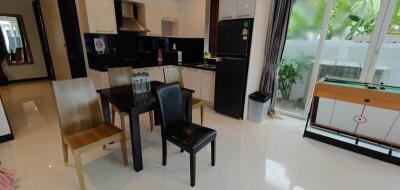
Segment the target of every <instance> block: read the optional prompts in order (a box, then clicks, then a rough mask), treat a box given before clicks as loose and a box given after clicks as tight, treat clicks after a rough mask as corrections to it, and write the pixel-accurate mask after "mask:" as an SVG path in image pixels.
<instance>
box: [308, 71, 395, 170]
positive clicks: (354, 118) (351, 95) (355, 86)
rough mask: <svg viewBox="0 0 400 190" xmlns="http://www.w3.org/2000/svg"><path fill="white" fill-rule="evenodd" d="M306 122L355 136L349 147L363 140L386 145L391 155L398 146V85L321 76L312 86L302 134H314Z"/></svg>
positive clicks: (336, 132) (340, 133)
mask: <svg viewBox="0 0 400 190" xmlns="http://www.w3.org/2000/svg"><path fill="white" fill-rule="evenodd" d="M309 123H310V124H311V126H312V127H314V128H319V129H323V130H325V131H329V132H333V133H335V134H338V135H344V136H346V137H351V138H354V139H355V144H354V146H355V147H352V148H351V149H355V148H357V145H358V142H359V140H362V141H365V142H369V143H374V144H377V145H379V146H382V147H384V148H387V149H388V154H389V156H391V154H392V149H397V150H399V149H400V88H399V87H394V86H385V85H377V86H374V85H372V84H367V83H360V82H350V81H343V80H335V79H328V78H323V79H321V80H320V81H318V82H317V84H316V86H315V89H314V95H313V102H312V105H311V109H310V113H309V117H308V119H307V124H306V128H305V131H304V136H305V137H307V136H308V137H310V136H313V135H315V134H310V131H308V130H307V127H308V125H309ZM324 138H325V137H324ZM338 139H340V138H338ZM334 140H337V139H334ZM341 143H343V142H340V143H339V144H341ZM399 164H400V159H399Z"/></svg>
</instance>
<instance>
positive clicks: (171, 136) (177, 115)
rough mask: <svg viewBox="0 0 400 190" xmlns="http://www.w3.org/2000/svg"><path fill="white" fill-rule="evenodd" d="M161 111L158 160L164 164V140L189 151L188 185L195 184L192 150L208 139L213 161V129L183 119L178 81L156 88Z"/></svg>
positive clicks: (215, 135)
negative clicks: (160, 141) (160, 147)
mask: <svg viewBox="0 0 400 190" xmlns="http://www.w3.org/2000/svg"><path fill="white" fill-rule="evenodd" d="M156 97H157V101H158V103H159V108H160V111H161V118H162V119H161V138H162V164H163V166H165V165H166V164H167V140H168V141H170V142H172V143H173V144H175V145H176V146H178V147H180V148H181V152H183V151H186V152H188V153H189V154H190V185H191V186H192V187H194V186H195V184H196V153H197V152H199V151H200V150H201V149H202V148H204V147H205V146H206V145H208V144H209V143H211V165H212V166H214V165H215V140H216V138H217V132H216V131H215V130H214V129H210V128H207V127H203V126H200V125H197V124H194V123H192V122H189V121H187V120H186V117H185V110H184V106H183V101H182V92H181V87H180V85H179V84H178V83H173V84H166V85H162V86H160V87H158V88H157V89H156Z"/></svg>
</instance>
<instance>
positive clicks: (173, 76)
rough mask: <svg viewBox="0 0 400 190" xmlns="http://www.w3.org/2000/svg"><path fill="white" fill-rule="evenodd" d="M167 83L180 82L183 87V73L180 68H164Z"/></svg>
mask: <svg viewBox="0 0 400 190" xmlns="http://www.w3.org/2000/svg"><path fill="white" fill-rule="evenodd" d="M164 75H165V83H167V84H169V83H175V82H178V83H179V84H180V85H181V86H183V79H182V72H181V69H180V68H177V67H167V68H164Z"/></svg>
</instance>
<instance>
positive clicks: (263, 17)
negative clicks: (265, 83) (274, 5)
mask: <svg viewBox="0 0 400 190" xmlns="http://www.w3.org/2000/svg"><path fill="white" fill-rule="evenodd" d="M269 7H270V0H257V4H256V12H255V16H254V24H253V25H254V26H253V34H252V35H253V38H252V42H251V43H252V44H251V52H250V62H249V71H248V74H247V75H248V77H247V88H246V100H245V105H244V114H243V115H244V116H243V118H244V119H247V116H248V101H249V95H250V94H251V93H253V92H255V91H258V89H259V86H260V79H261V72H262V69H263V64H264V51H265V42H266V35H267V34H266V33H267V26H268V17H269Z"/></svg>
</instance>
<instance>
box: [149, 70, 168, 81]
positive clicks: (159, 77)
mask: <svg viewBox="0 0 400 190" xmlns="http://www.w3.org/2000/svg"><path fill="white" fill-rule="evenodd" d="M146 71H147V72H148V73H149V76H150V81H160V82H165V80H164V69H163V67H150V68H148V69H147V70H146Z"/></svg>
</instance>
